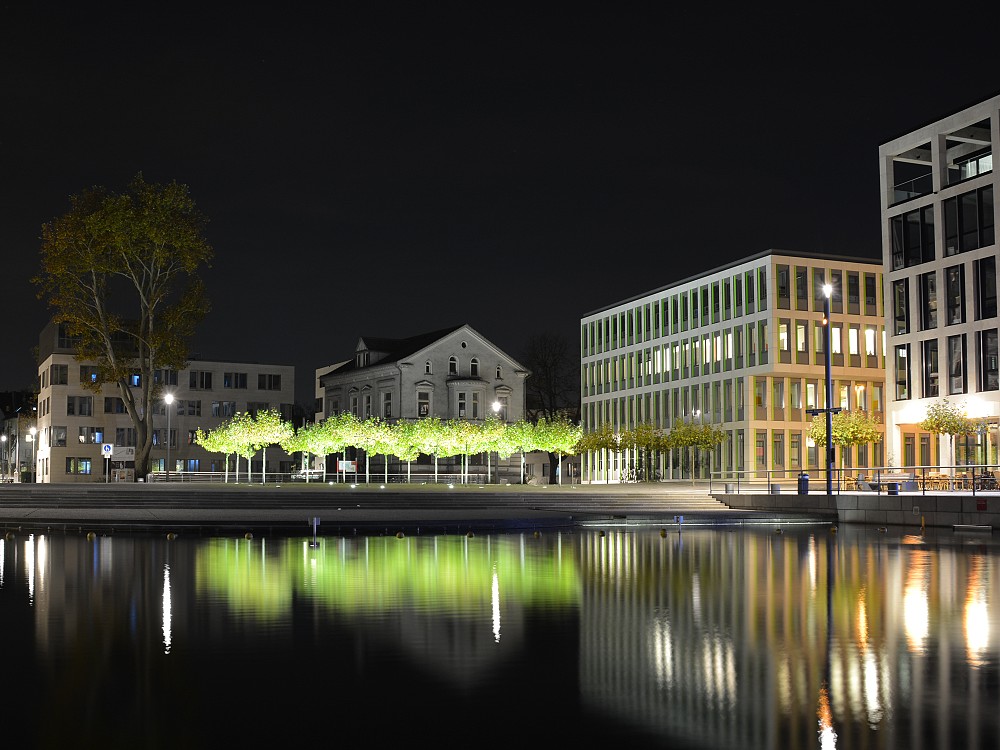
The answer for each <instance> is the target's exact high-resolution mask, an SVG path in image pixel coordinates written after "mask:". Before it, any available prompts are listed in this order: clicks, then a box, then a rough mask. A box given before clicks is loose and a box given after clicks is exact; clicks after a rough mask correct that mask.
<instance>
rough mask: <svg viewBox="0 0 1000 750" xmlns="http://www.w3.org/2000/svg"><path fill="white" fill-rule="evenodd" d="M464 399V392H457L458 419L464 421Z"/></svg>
mask: <svg viewBox="0 0 1000 750" xmlns="http://www.w3.org/2000/svg"><path fill="white" fill-rule="evenodd" d="M465 398H466V394H465V393H464V392H459V394H458V417H459V419H465Z"/></svg>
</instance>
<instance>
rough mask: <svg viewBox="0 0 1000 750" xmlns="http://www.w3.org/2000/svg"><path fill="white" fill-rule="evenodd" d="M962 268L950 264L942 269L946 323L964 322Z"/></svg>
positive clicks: (963, 278) (963, 276)
mask: <svg viewBox="0 0 1000 750" xmlns="http://www.w3.org/2000/svg"><path fill="white" fill-rule="evenodd" d="M962 268H963V267H962V266H951V267H949V268H946V269H944V278H945V288H946V291H947V295H948V300H947V304H948V322H947V325H954V324H955V323H964V322H965V274H964V273H962ZM897 333H898V331H897Z"/></svg>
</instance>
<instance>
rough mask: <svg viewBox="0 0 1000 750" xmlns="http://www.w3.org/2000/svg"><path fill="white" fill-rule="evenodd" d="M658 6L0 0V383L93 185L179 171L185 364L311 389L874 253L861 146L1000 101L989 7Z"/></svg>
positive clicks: (41, 315) (874, 207) (39, 310)
mask: <svg viewBox="0 0 1000 750" xmlns="http://www.w3.org/2000/svg"><path fill="white" fill-rule="evenodd" d="M677 5H678V4H676V3H663V2H658V3H648V4H647V3H621V2H607V3H590V2H575V3H559V4H556V3H535V4H523V5H519V4H498V3H489V4H488V3H468V2H463V3H450V2H449V3H445V2H437V3H412V2H411V3H385V2H377V1H375V2H371V1H367V0H366V2H360V3H328V4H325V9H323V10H313V9H312V8H310V7H309V5H307V4H292V5H289V6H284V5H281V4H274V3H271V4H267V5H264V6H260V5H259V4H251V5H233V4H226V6H228V7H225V8H219V9H212V6H211V4H209V3H201V4H190V5H186V4H185V3H183V2H182V3H169V4H166V3H165V4H155V5H146V6H144V5H142V4H134V3H133V4H127V5H126V4H118V3H102V2H96V3H77V4H76V5H73V6H68V7H61V5H60V4H59V3H17V4H14V3H7V4H4V5H0V8H2V11H0V81H2V89H0V91H2V100H0V101H2V109H0V111H2V121H0V185H2V187H3V195H2V200H0V278H2V279H3V282H4V283H3V292H4V294H3V304H4V309H5V315H4V320H5V321H6V323H7V324H6V325H4V326H3V349H2V359H0V390H7V389H15V388H21V387H27V386H29V385H30V383H32V382H33V377H34V363H33V362H32V360H31V348H32V347H33V346H34V345H36V344H37V341H38V332H39V330H40V328H41V326H42V325H43V324H44V322H45V321H46V320H47V318H48V316H49V312H50V311H49V310H48V308H47V307H46V305H45V304H44V302H42V301H40V300H38V299H37V297H36V294H35V292H36V289H35V287H34V286H33V285H32V284H31V282H30V278H31V277H32V275H34V274H35V273H37V271H38V267H39V266H38V263H39V255H38V250H39V246H40V242H39V236H40V231H41V226H42V224H43V223H44V222H47V221H50V220H51V219H53V218H54V217H56V216H58V215H61V214H63V213H65V212H66V211H67V210H68V208H69V197H70V196H71V195H74V194H76V193H79V192H80V191H81V190H83V189H85V188H87V187H89V186H92V185H103V186H105V187H107V188H109V189H112V190H122V189H124V187H125V186H126V185H127V183H128V181H129V180H130V179H131V178H132V177H133V176H135V175H136V174H137V173H138V172H140V171H141V172H142V173H143V174H144V176H145V178H146V179H147V180H148V181H151V182H169V181H173V180H176V181H177V182H180V183H183V184H185V185H187V186H188V187H189V189H190V192H191V195H192V196H193V198H194V200H195V201H196V203H197V205H198V207H199V208H200V209H201V211H202V212H203V213H205V214H206V215H207V216H208V218H209V220H210V224H209V226H208V230H207V235H208V239H209V241H210V242H211V243H212V246H213V248H214V251H215V259H214V262H213V265H212V267H211V269H209V270H208V271H207V272H206V273H205V278H206V281H207V284H208V291H209V295H210V297H211V300H212V306H213V309H212V312H211V313H210V315H209V317H208V319H207V320H206V321H205V322H204V324H203V325H202V327H201V331H200V333H199V335H198V338H197V340H196V341H195V342H194V346H193V349H194V351H196V352H199V353H200V355H201V356H202V357H203V358H206V359H222V360H227V359H232V360H237V361H240V360H243V361H262V362H274V363H282V364H293V365H294V366H295V368H296V376H297V378H296V380H297V400H298V401H299V402H300V403H304V404H310V405H311V403H312V398H313V376H314V371H315V369H316V368H317V367H322V366H325V365H327V364H330V363H333V362H337V361H339V360H342V359H346V358H348V357H350V356H351V354H352V352H353V347H354V344H355V343H356V341H357V338H358V336H360V335H374V336H381V337H405V336H410V335H414V334H417V333H421V332H424V331H428V330H433V329H436V328H442V327H446V326H450V325H454V324H460V323H468V324H469V325H471V326H472V327H473V328H475V329H476V330H478V331H479V332H480V333H482V334H483V335H485V336H486V337H487V338H489V339H492V340H493V341H494V342H495V343H496V344H498V345H499V346H500V347H501V348H503V349H505V350H506V351H507V352H508V353H510V354H512V355H513V356H515V357H519V356H520V355H521V353H522V351H523V345H524V342H525V341H526V340H527V339H528V338H529V337H530V336H531V335H532V334H534V333H537V332H551V333H556V334H561V335H562V334H564V335H565V336H567V337H570V338H571V339H572V340H573V341H575V339H576V335H577V326H578V324H579V319H580V318H581V317H582V316H583V315H584V314H585V313H587V312H589V311H591V310H593V309H595V308H599V307H602V306H605V305H607V304H610V303H613V302H615V301H617V300H620V299H622V298H626V297H631V296H633V295H636V294H640V293H642V292H645V291H647V290H650V289H653V288H656V287H659V286H662V285H664V284H668V283H670V282H672V281H676V280H678V279H681V278H684V277H686V276H689V275H691V274H694V273H697V272H699V271H701V270H707V269H709V268H712V267H714V266H717V265H720V264H723V263H727V262H730V261H733V260H737V259H739V258H742V257H744V256H747V255H750V254H753V253H757V252H761V251H764V250H767V249H782V250H789V251H808V252H823V253H838V254H847V255H860V256H867V257H879V254H880V247H879V243H880V231H879V195H878V174H879V173H878V158H877V155H878V147H879V145H880V144H881V143H884V142H886V141H889V140H891V139H893V138H895V137H897V136H899V135H901V134H903V133H905V132H908V131H910V130H913V129H915V128H917V127H919V126H921V125H924V124H927V123H929V122H932V121H934V120H937V119H939V118H941V117H943V116H946V115H949V114H951V113H953V112H955V111H957V110H960V109H963V108H965V107H967V106H970V105H972V104H975V103H977V102H979V101H981V100H983V99H987V98H989V97H991V96H993V95H995V94H996V93H998V92H1000V73H998V72H997V70H998V69H997V66H996V60H995V55H996V44H995V39H993V38H991V37H990V35H989V32H990V30H991V29H993V28H995V26H996V24H995V21H996V19H995V18H993V19H992V20H990V19H986V18H978V17H977V19H976V20H975V21H974V22H972V23H962V24H960V25H959V24H957V23H956V25H955V27H954V28H952V29H941V28H938V27H937V26H938V23H937V22H935V21H934V20H933V18H932V17H931V16H928V15H927V14H926V13H924V12H918V10H917V9H916V6H913V7H908V6H898V7H893V6H888V5H881V6H880V7H881V10H877V11H876V10H872V11H868V12H866V13H865V14H864V15H858V16H852V17H845V16H837V17H834V16H832V15H828V14H826V11H825V10H823V8H824V7H825V6H815V5H813V6H802V7H804V8H807V10H806V11H801V12H795V13H779V12H778V11H776V10H768V9H766V8H762V7H758V6H753V7H749V8H746V9H743V10H737V11H731V10H726V9H725V8H724V6H721V5H718V4H709V3H699V4H697V5H698V6H699V8H701V9H700V10H677V9H676V7H677ZM874 5H875V4H872V6H874ZM817 8H818V9H817ZM986 21H989V22H986ZM941 22H942V23H947V21H945V20H944V19H942V21H941ZM978 29H983V30H982V31H979V30H978Z"/></svg>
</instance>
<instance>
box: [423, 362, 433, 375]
mask: <svg viewBox="0 0 1000 750" xmlns="http://www.w3.org/2000/svg"><path fill="white" fill-rule="evenodd" d="M432 370H433V368H432V367H431V361H430V360H427V361H426V362H424V374H425V375H430V374H431V371H432Z"/></svg>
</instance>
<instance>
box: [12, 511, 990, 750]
mask: <svg viewBox="0 0 1000 750" xmlns="http://www.w3.org/2000/svg"><path fill="white" fill-rule="evenodd" d="M311 541H312V539H311V537H310V538H280V537H279V538H270V539H259V540H257V539H242V538H240V539H232V538H211V539H207V538H191V539H187V538H185V537H183V536H181V537H179V538H177V539H175V540H172V541H168V540H166V539H161V538H156V537H152V536H145V537H144V536H135V537H127V536H116V537H98V538H94V539H88V538H86V536H83V535H81V536H72V535H65V536H64V535H44V534H43V535H20V536H13V537H12V536H10V535H9V536H8V538H7V539H2V540H0V618H2V619H0V622H3V623H4V635H5V638H4V639H3V646H0V649H2V655H3V657H4V661H3V663H4V664H5V665H6V668H7V675H8V678H11V677H15V679H7V680H6V681H4V682H3V683H2V684H4V687H3V688H2V692H0V700H2V701H3V704H2V705H3V706H4V707H5V710H6V712H8V714H9V715H12V716H18V717H20V718H21V720H20V721H19V722H18V727H20V729H19V731H22V732H24V733H25V739H28V742H29V744H34V745H37V746H66V743H69V742H72V744H73V746H75V747H86V746H98V745H99V746H102V747H114V746H119V745H120V746H130V747H159V746H164V747H166V746H170V747H177V746H183V747H202V746H205V747H207V746H209V745H212V744H216V743H217V742H219V741H225V740H226V739H227V738H228V739H230V740H232V739H233V738H234V736H238V737H240V742H241V744H244V745H246V744H249V745H250V746H256V745H257V744H261V745H263V744H264V738H265V737H266V736H267V734H268V732H272V733H273V732H281V733H288V737H289V739H291V738H294V739H297V740H305V739H319V738H325V739H331V740H339V741H345V740H346V741H358V742H361V741H367V742H373V741H375V742H376V744H378V742H377V738H379V737H382V738H383V739H385V737H384V735H385V733H386V732H389V733H402V736H405V737H407V738H421V737H439V736H453V735H455V733H459V734H462V733H468V739H469V744H471V745H474V746H478V747H483V746H493V745H509V744H511V743H513V742H522V743H523V742H525V741H530V742H532V743H533V744H534V743H537V742H540V741H542V740H546V741H558V742H561V743H567V742H569V743H572V742H581V741H586V742H588V743H591V742H594V741H602V740H607V741H614V742H616V743H618V744H625V745H629V744H639V743H641V744H643V745H647V746H664V747H666V746H670V747H701V748H767V749H768V750H770V748H777V747H781V748H790V749H794V748H811V747H821V748H834V747H838V748H852V747H887V748H889V747H923V748H953V747H979V746H984V745H990V746H992V745H995V744H996V743H997V738H998V734H997V729H998V711H997V707H998V699H1000V689H998V682H1000V680H998V676H1000V674H998V664H997V627H996V624H995V623H996V620H997V616H998V615H997V603H998V601H1000V592H998V591H997V576H996V575H993V570H994V569H995V566H996V565H997V552H998V549H1000V548H998V547H997V546H996V545H995V544H994V542H993V540H992V537H991V536H988V535H987V536H984V535H975V536H972V535H956V534H952V533H950V532H934V531H933V530H928V531H927V534H926V536H921V535H919V534H913V533H910V532H908V531H905V530H900V531H893V530H890V531H889V532H888V533H885V532H878V531H877V530H875V529H869V528H867V527H842V528H841V529H840V530H839V532H838V533H832V532H831V531H830V530H829V529H828V528H827V527H825V526H817V527H800V528H788V529H784V530H783V533H781V534H777V533H774V532H773V530H752V529H739V530H733V529H724V530H699V529H689V530H685V531H684V532H683V534H681V533H677V532H671V533H666V534H661V533H660V532H659V530H658V529H655V528H650V529H638V530H636V529H629V530H625V531H620V530H612V531H608V532H607V533H606V534H600V533H598V532H596V531H594V532H592V531H589V530H588V531H579V532H577V533H554V532H547V533H541V534H537V535H533V534H510V535H487V536H479V537H465V536H428V537H419V536H414V537H405V538H401V539H397V538H396V537H394V536H393V537H389V536H386V537H381V536H378V537H348V538H342V537H320V538H319V539H318V543H317V544H316V545H312V544H310V542H311ZM53 717H59V720H58V721H53ZM179 726H184V727H188V729H185V730H184V735H183V741H181V742H178V735H177V732H178V727H179ZM193 726H196V727H198V730H197V731H196V732H195V731H191V730H190V727H193ZM241 727H246V728H248V729H250V728H252V731H251V732H249V733H246V732H244V731H243V730H241ZM441 732H445V735H442V734H441Z"/></svg>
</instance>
